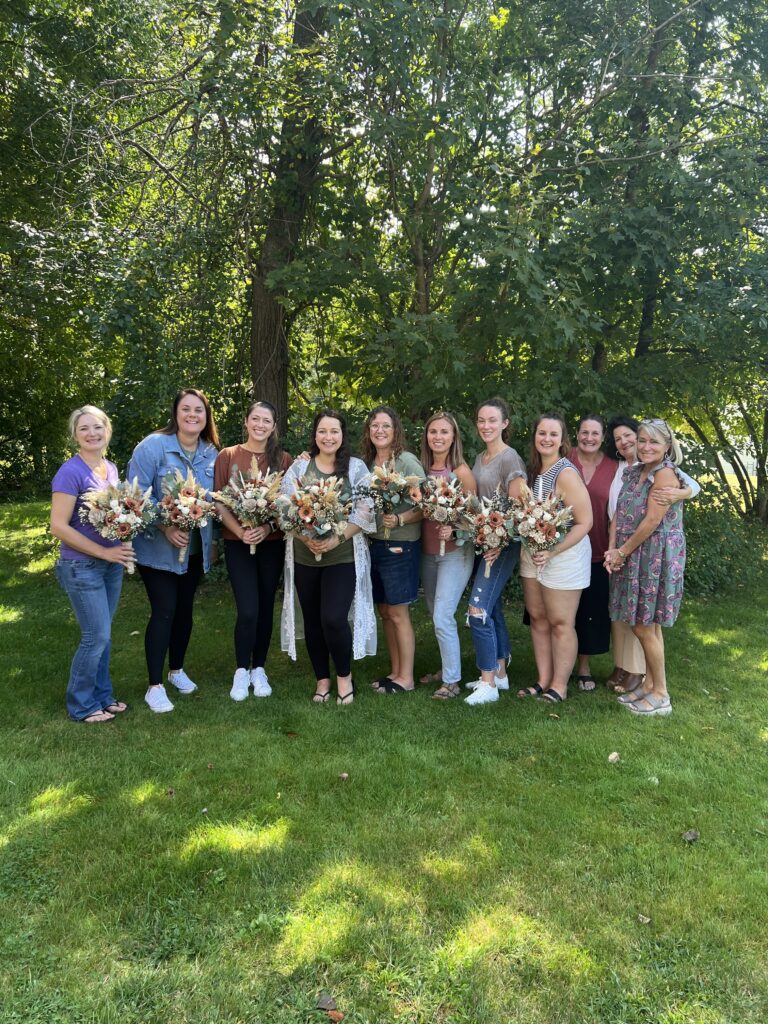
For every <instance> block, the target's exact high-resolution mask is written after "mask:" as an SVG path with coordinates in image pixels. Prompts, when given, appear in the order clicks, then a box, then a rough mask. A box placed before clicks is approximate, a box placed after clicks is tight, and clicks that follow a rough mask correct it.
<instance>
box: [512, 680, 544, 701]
mask: <svg viewBox="0 0 768 1024" xmlns="http://www.w3.org/2000/svg"><path fill="white" fill-rule="evenodd" d="M540 693H544V687H543V686H541V685H540V684H539V683H534V684H533V686H524V687H523V688H522V690H518V691H517V696H518V697H520V698H522V697H538V696H539V694H540Z"/></svg>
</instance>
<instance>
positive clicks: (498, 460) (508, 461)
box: [472, 448, 526, 498]
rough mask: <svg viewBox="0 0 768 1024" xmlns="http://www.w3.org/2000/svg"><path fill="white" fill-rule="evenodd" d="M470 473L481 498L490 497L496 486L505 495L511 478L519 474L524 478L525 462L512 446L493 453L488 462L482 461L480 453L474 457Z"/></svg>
mask: <svg viewBox="0 0 768 1024" xmlns="http://www.w3.org/2000/svg"><path fill="white" fill-rule="evenodd" d="M472 473H473V474H474V477H475V480H476V481H477V493H478V495H479V496H480V497H481V498H490V497H491V495H492V494H493V493H494V491H495V490H496V488H497V487H501V493H502V494H504V495H506V493H507V490H508V488H509V484H510V481H511V480H514V479H515V478H516V477H518V476H521V477H523V479H525V476H526V473H525V463H524V462H523V460H522V459H521V458H520V456H519V455H518V454H517V452H516V451H515V449H514V448H504V449H502V451H500V452H499V453H498V455H494V456H493V458H492V459H491V461H490V462H488V463H483V456H482V453H481V454H480V455H478V456H477V458H476V459H475V464H474V466H473V467H472Z"/></svg>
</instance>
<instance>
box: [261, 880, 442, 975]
mask: <svg viewBox="0 0 768 1024" xmlns="http://www.w3.org/2000/svg"><path fill="white" fill-rule="evenodd" d="M408 879H409V873H408V872H407V871H406V872H403V873H402V875H394V874H393V873H392V872H386V873H382V872H380V871H378V870H377V869H376V867H375V866H373V865H368V864H363V863H361V862H360V861H344V862H343V863H338V864H330V865H329V866H327V867H326V868H324V869H323V870H322V871H321V872H320V875H319V877H318V879H317V881H316V882H315V883H314V884H313V885H310V886H309V887H308V888H307V889H306V891H305V892H304V893H303V895H302V896H301V899H300V900H299V903H298V906H297V907H296V909H295V910H294V912H293V913H292V914H291V915H290V919H289V921H288V925H287V927H286V929H285V931H284V932H283V936H282V940H281V943H280V949H279V954H280V959H281V960H285V961H287V962H288V964H289V966H290V967H297V966H299V965H308V964H311V963H313V962H316V961H325V960H330V959H333V958H334V957H337V956H340V955H345V951H347V950H349V949H354V948H357V949H367V948H370V947H371V945H373V944H375V943H380V942H386V941H388V940H389V939H391V940H392V941H393V942H396V943H398V944H399V943H401V942H403V941H406V942H412V941H419V940H420V939H422V938H423V933H424V928H425V918H424V908H423V907H422V906H421V905H420V902H419V900H418V899H417V897H416V896H415V894H414V892H413V891H412V889H411V888H410V887H409V886H408Z"/></svg>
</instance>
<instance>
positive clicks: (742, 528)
mask: <svg viewBox="0 0 768 1024" xmlns="http://www.w3.org/2000/svg"><path fill="white" fill-rule="evenodd" d="M683 524H684V527H685V536H686V541H687V545H688V560H687V563H686V567H685V591H686V594H689V595H699V596H709V595H710V594H719V593H722V592H723V591H724V590H727V589H728V588H730V587H733V586H748V585H749V584H750V583H753V582H754V581H755V580H756V579H757V578H758V575H759V574H760V572H761V568H762V564H763V559H764V557H765V550H766V543H767V542H768V534H766V531H765V529H764V528H763V527H762V526H761V525H760V524H759V523H757V522H755V521H754V520H745V519H743V518H742V517H741V516H739V515H737V514H736V513H735V512H734V510H733V509H732V507H731V506H730V505H729V504H728V502H727V500H726V499H725V498H724V497H722V496H721V495H720V494H719V493H717V491H716V490H715V489H714V487H707V486H705V487H704V488H703V490H702V492H701V494H700V495H699V496H698V498H696V499H695V500H693V501H687V502H686V503H685V513H684V519H683Z"/></svg>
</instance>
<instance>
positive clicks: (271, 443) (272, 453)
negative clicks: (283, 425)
mask: <svg viewBox="0 0 768 1024" xmlns="http://www.w3.org/2000/svg"><path fill="white" fill-rule="evenodd" d="M254 409H266V410H267V412H268V413H269V414H270V416H271V417H272V422H273V424H274V426H273V427H272V433H271V434H270V435H269V437H268V438H267V446H266V448H265V449H264V454H265V455H266V457H267V469H268V470H270V471H272V472H274V471H275V470H278V469H280V468H281V466H282V464H283V455H284V454H285V451H284V449H283V446H282V445H281V444H280V435H279V434H278V432H277V409H276V408H275V407H274V405H272V403H271V402H267V401H265V400H264V399H263V398H262V399H259V400H258V401H256V402H251V404H250V405H249V406H248V408H247V410H246V412H245V419H246V420H247V419H248V417H249V416H250V415H251V413H252V412H253V410H254ZM246 431H247V428H246Z"/></svg>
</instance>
